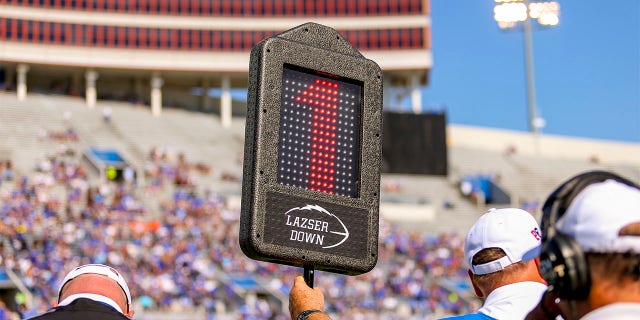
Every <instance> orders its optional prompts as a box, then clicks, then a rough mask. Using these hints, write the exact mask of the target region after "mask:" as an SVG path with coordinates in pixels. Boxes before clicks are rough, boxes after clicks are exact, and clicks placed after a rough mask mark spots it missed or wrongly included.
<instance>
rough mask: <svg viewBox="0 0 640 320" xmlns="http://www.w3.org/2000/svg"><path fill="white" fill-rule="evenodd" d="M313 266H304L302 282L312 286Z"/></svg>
mask: <svg viewBox="0 0 640 320" xmlns="http://www.w3.org/2000/svg"><path fill="white" fill-rule="evenodd" d="M313 273H314V270H313V266H304V282H305V283H306V284H307V285H308V286H309V287H310V288H313Z"/></svg>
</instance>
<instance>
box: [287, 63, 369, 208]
mask: <svg viewBox="0 0 640 320" xmlns="http://www.w3.org/2000/svg"><path fill="white" fill-rule="evenodd" d="M361 103H362V85H361V84H358V83H357V82H355V81H348V80H347V79H340V78H338V77H329V76H328V75H326V76H325V75H322V74H318V73H313V72H310V71H307V70H304V69H300V68H295V67H293V66H290V65H285V67H284V70H283V75H282V104H281V106H280V132H279V137H280V141H279V144H278V173H277V175H278V176H277V181H278V183H281V184H284V185H289V186H295V187H299V188H304V189H308V190H312V191H319V192H324V193H328V194H336V195H342V196H348V197H352V198H354V197H357V196H358V184H359V175H358V173H359V167H358V165H359V162H360V152H359V144H360V126H361V121H360V117H361V115H360V110H361Z"/></svg>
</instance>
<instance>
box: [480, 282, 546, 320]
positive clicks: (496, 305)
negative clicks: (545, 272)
mask: <svg viewBox="0 0 640 320" xmlns="http://www.w3.org/2000/svg"><path fill="white" fill-rule="evenodd" d="M545 290H547V286H546V285H544V284H542V283H540V282H534V281H525V282H516V283H512V284H508V285H505V286H502V287H499V288H497V289H495V290H493V291H492V292H491V293H489V295H488V296H487V298H486V299H485V301H484V305H483V306H482V308H480V310H478V312H480V313H483V314H485V315H488V316H490V317H492V318H494V319H524V318H525V316H526V315H527V314H528V313H529V311H531V309H533V308H534V307H535V306H536V305H537V304H538V302H539V301H540V297H541V296H542V294H543V293H544V291H545Z"/></svg>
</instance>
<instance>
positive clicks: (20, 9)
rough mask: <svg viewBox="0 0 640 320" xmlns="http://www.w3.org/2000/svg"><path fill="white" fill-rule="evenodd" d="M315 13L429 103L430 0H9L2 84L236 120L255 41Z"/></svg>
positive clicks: (3, 20)
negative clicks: (424, 93) (236, 94)
mask: <svg viewBox="0 0 640 320" xmlns="http://www.w3.org/2000/svg"><path fill="white" fill-rule="evenodd" d="M310 21H312V22H316V23H320V24H324V25H327V26H330V27H332V28H334V29H336V30H338V32H340V34H341V35H342V36H343V37H344V38H345V39H346V40H347V41H349V42H350V43H351V44H353V45H354V47H356V48H357V49H358V50H360V51H361V53H362V54H363V55H364V56H365V57H367V58H369V59H372V60H374V61H376V62H377V63H378V64H379V65H380V66H381V68H382V69H383V71H384V79H385V88H387V90H388V89H390V88H393V87H401V88H403V92H405V97H406V98H408V99H410V104H411V107H412V108H413V109H414V110H420V109H421V96H420V90H419V89H420V86H424V85H426V84H427V83H428V80H429V70H430V69H431V66H432V52H431V22H430V21H431V20H430V10H429V1H428V0H395V1H389V0H374V1H371V0H367V1H365V0H354V1H340V0H314V1H306V0H287V1H280V0H263V1H254V0H221V1H201V0H180V1H177V0H131V1H129V0H25V1H22V0H1V1H0V70H2V74H1V76H0V82H3V83H4V86H5V87H6V88H9V89H12V90H15V91H16V94H17V96H18V99H25V98H26V96H27V95H28V94H29V92H30V91H44V92H54V93H62V94H69V95H76V96H84V97H85V99H86V104H87V106H88V107H90V108H91V107H93V106H95V104H96V100H97V99H113V100H126V101H131V102H134V103H138V104H141V105H146V106H149V107H150V111H151V112H152V113H153V114H154V115H156V116H159V115H160V114H161V112H162V108H163V106H165V107H166V106H171V107H178V108H185V109H190V110H198V111H204V112H214V113H218V114H220V116H221V121H222V122H223V124H224V125H230V123H231V122H230V117H231V116H232V114H233V113H234V112H242V111H243V110H242V109H243V108H244V105H243V102H242V101H239V102H236V101H234V99H232V95H231V92H232V91H233V90H234V89H242V88H246V86H247V76H248V68H249V52H250V50H251V48H252V47H253V46H254V45H255V44H256V43H258V42H259V41H261V40H262V39H264V38H266V37H269V36H272V35H274V34H277V33H280V32H282V31H284V30H288V29H290V28H293V27H296V26H298V25H300V24H303V23H306V22H310ZM406 88H408V89H409V90H406ZM206 89H213V90H206ZM204 92H216V94H215V95H214V96H213V97H212V96H211V95H210V94H203V93H204ZM391 96H392V95H390V94H386V95H385V97H387V100H386V101H385V106H388V105H390V104H392V103H393V102H391V101H389V100H388V99H389V97H391ZM239 100H241V99H239Z"/></svg>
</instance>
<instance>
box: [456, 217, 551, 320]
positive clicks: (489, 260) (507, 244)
mask: <svg viewBox="0 0 640 320" xmlns="http://www.w3.org/2000/svg"><path fill="white" fill-rule="evenodd" d="M540 242H541V234H540V227H539V226H538V223H537V222H536V220H535V219H534V218H533V216H532V215H531V214H530V213H528V212H527V211H524V210H521V209H516V208H506V209H497V210H496V209H491V210H489V211H488V212H487V213H485V214H483V215H482V216H481V217H480V218H479V219H478V221H476V223H475V224H474V225H473V226H472V227H471V229H470V230H469V233H468V234H467V238H466V240H465V245H464V254H465V260H466V261H467V263H468V265H469V270H468V271H467V273H468V275H469V279H470V280H471V284H472V285H473V289H474V291H475V293H476V295H477V296H478V297H480V298H482V299H484V305H483V306H482V308H480V310H478V312H476V313H473V314H467V315H462V316H455V317H450V318H446V319H449V320H451V319H497V320H507V319H508V320H514V319H524V317H525V316H526V315H527V313H528V312H529V311H530V310H531V309H533V308H534V307H535V306H536V304H537V303H538V301H539V299H540V296H541V295H542V294H543V293H544V291H545V290H546V289H547V286H546V282H545V281H544V279H543V278H542V276H541V275H540V272H539V271H538V264H539V258H538V254H539V252H540Z"/></svg>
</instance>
